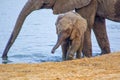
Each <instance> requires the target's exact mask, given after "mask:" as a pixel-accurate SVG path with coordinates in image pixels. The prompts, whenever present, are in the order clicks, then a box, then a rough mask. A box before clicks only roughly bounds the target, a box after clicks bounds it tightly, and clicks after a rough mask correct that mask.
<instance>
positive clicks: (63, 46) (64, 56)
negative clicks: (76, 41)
mask: <svg viewBox="0 0 120 80" xmlns="http://www.w3.org/2000/svg"><path fill="white" fill-rule="evenodd" d="M61 48H62V60H63V61H65V60H66V56H67V51H68V48H69V43H68V42H67V41H64V42H63V43H62V45H61Z"/></svg>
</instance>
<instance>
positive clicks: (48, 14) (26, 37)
mask: <svg viewBox="0 0 120 80" xmlns="http://www.w3.org/2000/svg"><path fill="white" fill-rule="evenodd" d="M26 1H27V0H7V1H6V0H0V45H1V46H0V56H2V53H3V50H4V48H5V46H6V43H7V42H8V39H9V37H10V34H11V32H12V30H13V28H14V25H15V22H16V19H17V17H18V15H19V13H20V11H21V9H22V7H23V6H24V4H25V3H26ZM56 18H57V15H53V13H52V10H48V9H44V10H37V11H34V12H32V13H31V14H30V15H29V16H28V17H27V19H26V20H25V22H24V25H23V28H22V30H21V32H20V34H19V36H18V37H17V40H16V41H15V43H14V44H13V46H12V47H11V49H10V51H9V53H8V56H9V60H10V63H40V62H49V61H61V49H60V48H59V49H57V50H56V53H55V54H51V49H52V47H53V46H54V44H55V43H56V40H57V36H56V31H55V25H54V24H55V21H56ZM119 26H120V23H115V22H112V21H108V20H107V31H108V36H109V40H110V45H111V51H112V52H116V51H120V42H119V41H120V36H119V33H120V27H119ZM92 43H93V55H97V54H98V53H100V49H99V47H98V44H97V42H96V39H95V36H94V34H93V33H92ZM0 63H2V59H1V58H0Z"/></svg>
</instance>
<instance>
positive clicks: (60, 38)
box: [51, 34, 66, 53]
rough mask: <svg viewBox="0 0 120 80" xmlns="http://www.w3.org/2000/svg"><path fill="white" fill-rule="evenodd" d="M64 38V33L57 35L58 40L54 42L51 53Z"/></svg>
mask: <svg viewBox="0 0 120 80" xmlns="http://www.w3.org/2000/svg"><path fill="white" fill-rule="evenodd" d="M65 39H66V36H65V35H62V34H60V35H58V40H57V43H56V44H55V46H54V47H53V49H52V51H51V53H54V52H55V50H56V49H57V48H58V47H59V46H60V45H61V43H62V42H63V41H64V40H65Z"/></svg>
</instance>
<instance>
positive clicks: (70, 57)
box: [66, 54, 74, 60]
mask: <svg viewBox="0 0 120 80" xmlns="http://www.w3.org/2000/svg"><path fill="white" fill-rule="evenodd" d="M73 59H74V55H72V54H69V55H68V56H67V58H66V60H73Z"/></svg>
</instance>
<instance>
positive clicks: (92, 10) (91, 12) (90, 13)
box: [76, 0, 97, 57]
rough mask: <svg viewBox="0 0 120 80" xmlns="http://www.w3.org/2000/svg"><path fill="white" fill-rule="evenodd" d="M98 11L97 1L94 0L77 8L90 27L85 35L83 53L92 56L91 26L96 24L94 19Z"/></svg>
mask: <svg viewBox="0 0 120 80" xmlns="http://www.w3.org/2000/svg"><path fill="white" fill-rule="evenodd" d="M96 11H97V1H96V0H92V1H91V3H90V4H89V5H88V6H86V7H83V8H81V9H76V12H78V13H79V14H80V15H81V16H82V17H83V18H85V19H86V20H87V23H88V27H87V31H86V32H85V35H84V46H83V54H84V55H85V56H86V57H91V56H92V42H91V28H92V27H93V24H94V19H95V15H96Z"/></svg>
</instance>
